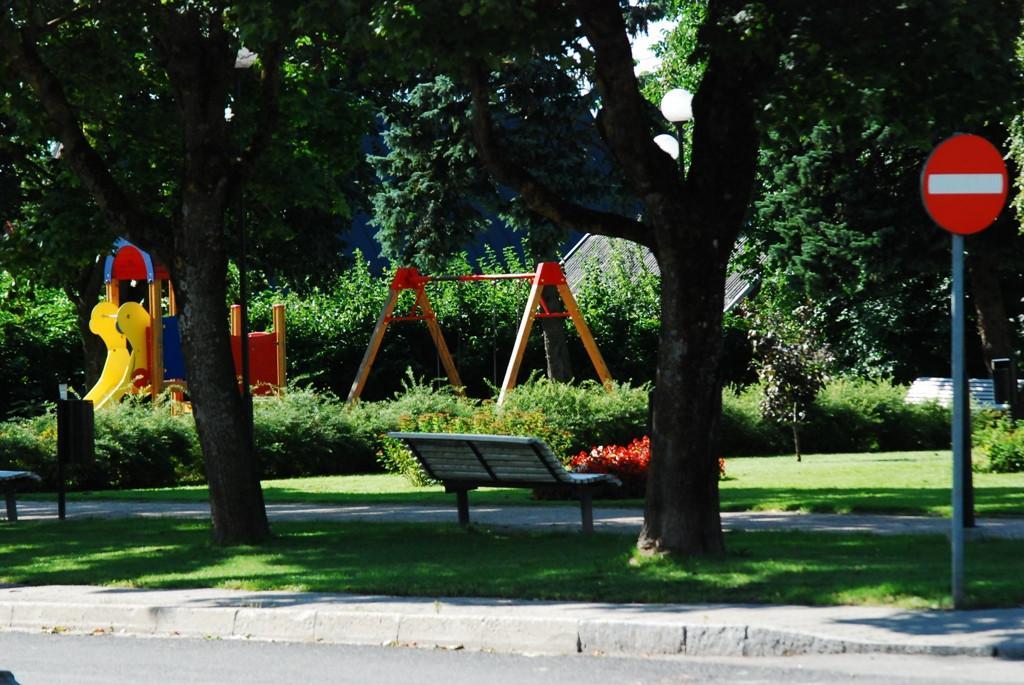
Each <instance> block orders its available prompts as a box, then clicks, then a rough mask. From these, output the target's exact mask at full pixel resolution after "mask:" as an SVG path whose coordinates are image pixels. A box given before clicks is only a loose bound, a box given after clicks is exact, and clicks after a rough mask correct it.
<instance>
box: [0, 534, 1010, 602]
mask: <svg viewBox="0 0 1024 685" xmlns="http://www.w3.org/2000/svg"><path fill="white" fill-rule="evenodd" d="M274 532H275V535H274V537H273V538H272V539H271V540H270V541H269V542H268V543H266V544H264V545H260V546H258V547H246V546H241V547H231V548H223V547H218V546H216V545H215V544H213V542H212V535H211V531H210V527H209V524H208V523H206V522H201V521H186V520H174V519H152V520H139V519H134V520H98V519H95V520H77V521H75V520H72V521H65V522H36V521H20V522H17V523H13V524H8V523H0V582H2V583H19V584H90V585H105V586H118V587H135V588H175V587H216V588H235V589H246V590H293V591H321V592H349V593H371V594H387V595H415V596H427V597H446V596H469V597H504V598H533V599H545V600H578V601H610V602H658V603H661V602H680V603H700V602H728V603H735V602H744V603H746V602H751V603H768V604H807V605H831V604H874V605H879V604H886V605H896V606H903V607H908V608H910V607H913V608H922V607H936V608H941V607H948V606H949V585H950V583H949V545H948V543H947V541H946V540H945V538H944V537H942V536H872V535H838V534H812V533H793V532H786V533H750V532H732V533H727V534H726V544H727V547H728V553H727V554H726V555H725V556H724V557H722V558H712V559H698V560H679V559H675V558H672V557H659V558H642V559H640V558H637V557H636V556H635V543H636V538H635V536H622V535H605V534H602V535H590V536H583V535H579V534H556V533H530V532H520V531H516V532H509V531H499V530H487V529H481V528H471V529H469V530H464V529H461V528H459V527H458V526H455V525H423V524H391V523H377V524H373V525H367V524H365V523H326V522H322V523H316V522H313V523H298V522H293V523H276V524H275V525H274ZM1020 544H1021V543H1020V541H1013V540H1010V541H1006V540H985V541H975V542H971V543H969V544H968V546H967V555H966V558H967V577H968V579H969V580H968V602H969V604H971V605H972V606H977V607H995V606H1004V607H1009V606H1024V584H1022V583H1021V582H1020V576H1021V574H1022V572H1024V557H1022V556H1021V554H1020Z"/></svg>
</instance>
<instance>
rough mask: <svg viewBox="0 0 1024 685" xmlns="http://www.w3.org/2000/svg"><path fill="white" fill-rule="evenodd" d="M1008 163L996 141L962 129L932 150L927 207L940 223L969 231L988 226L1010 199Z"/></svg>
mask: <svg viewBox="0 0 1024 685" xmlns="http://www.w3.org/2000/svg"><path fill="white" fill-rule="evenodd" d="M1006 192H1007V176H1006V164H1005V162H1003V156H1002V155H1001V154H999V150H997V149H996V147H995V146H994V145H992V143H990V142H988V141H987V140H985V139H984V138H982V137H980V136H975V135H970V134H966V133H961V134H958V135H955V136H953V137H952V138H947V139H946V140H945V141H943V142H942V143H941V144H939V146H938V147H936V148H935V150H933V151H932V154H931V156H930V157H928V161H927V162H925V165H924V171H923V172H922V173H921V199H922V200H923V201H924V208H925V209H926V210H927V211H928V214H929V215H930V216H931V217H932V220H934V221H935V223H937V224H938V225H939V226H941V227H942V228H944V229H946V230H947V231H950V232H952V233H959V234H961V235H968V234H971V233H977V232H978V231H983V230H984V229H986V228H988V227H989V225H990V224H991V223H992V222H993V221H995V220H996V217H998V216H999V212H1001V211H1002V210H1003V205H1004V204H1005V202H1006Z"/></svg>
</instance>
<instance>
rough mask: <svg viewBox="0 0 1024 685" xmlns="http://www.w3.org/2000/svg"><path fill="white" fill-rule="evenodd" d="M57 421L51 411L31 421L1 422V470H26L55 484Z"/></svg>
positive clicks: (46, 482)
mask: <svg viewBox="0 0 1024 685" xmlns="http://www.w3.org/2000/svg"><path fill="white" fill-rule="evenodd" d="M56 454H57V419H56V417H55V416H54V414H53V413H52V411H51V412H49V413H47V414H43V415H42V416H37V417H34V418H30V419H14V420H11V421H6V422H4V423H0V468H3V469H11V470H16V471H20V470H27V471H33V472H35V473H38V474H39V475H40V476H41V477H42V478H43V483H44V487H45V486H47V485H48V486H49V487H51V488H52V487H53V484H54V483H56V482H57V459H56Z"/></svg>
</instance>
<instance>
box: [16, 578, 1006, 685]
mask: <svg viewBox="0 0 1024 685" xmlns="http://www.w3.org/2000/svg"><path fill="white" fill-rule="evenodd" d="M0 630H15V631H51V632H74V633H91V634H101V633H114V634H130V635H139V636H154V637H171V636H183V637H200V638H202V637H213V638H237V639H253V640H277V641H295V642H324V643H340V644H371V645H405V646H417V647H440V648H450V649H459V648H466V649H485V650H496V651H502V652H526V653H559V654H565V653H576V652H582V653H586V654H590V653H605V654H631V655H646V654H685V655H699V656H785V655H797V654H838V653H869V652H873V653H889V654H932V655H963V656H989V657H991V656H999V657H1007V658H1024V609H1000V610H986V611H950V612H931V611H907V610H903V609H893V608H885V607H794V606H743V605H736V606H730V605H703V606H693V605H641V604H625V605H623V604H597V603H579V602H538V601H511V600H487V599H452V598H443V599H433V598H398V597H376V596H356V595H340V594H322V593H290V592H237V591H230V590H132V589H118V588H99V587H82V586H42V587H6V588H0ZM1022 675H1024V664H1022Z"/></svg>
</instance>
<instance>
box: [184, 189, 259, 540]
mask: <svg viewBox="0 0 1024 685" xmlns="http://www.w3.org/2000/svg"><path fill="white" fill-rule="evenodd" d="M216 205H217V202H215V201H213V200H209V199H207V198H205V197H202V196H199V195H192V196H191V197H189V196H188V194H186V197H185V198H184V199H183V201H182V207H183V211H182V226H181V230H180V232H179V233H180V236H181V239H180V240H176V245H175V248H176V249H175V253H176V258H175V262H174V276H175V278H176V281H175V288H176V295H177V298H178V304H179V308H180V325H181V347H182V354H183V356H184V359H185V368H186V370H187V372H188V377H189V378H190V379H200V378H201V379H203V382H201V383H198V382H197V383H190V385H189V393H190V396H191V398H192V406H193V412H194V414H195V420H196V431H197V433H198V435H199V442H200V445H201V446H202V450H203V457H204V463H205V468H206V479H207V482H208V484H209V487H210V511H211V513H212V518H213V534H214V538H215V539H216V541H217V542H218V543H219V544H223V545H231V544H252V543H257V542H260V541H262V540H264V539H266V538H267V537H268V536H269V534H270V528H269V526H268V524H267V513H266V508H265V506H264V502H263V491H262V490H261V489H260V483H259V476H258V469H257V465H256V463H255V461H254V459H255V456H254V455H253V454H252V451H251V444H250V443H249V441H248V439H246V437H245V436H246V435H247V430H246V422H245V418H244V416H245V415H244V413H243V407H242V398H241V395H240V393H239V391H238V381H237V378H236V377H235V373H234V362H232V359H231V346H230V337H229V331H228V324H227V311H226V309H225V302H226V300H227V290H226V280H225V277H224V275H225V273H227V257H226V255H225V252H224V240H223V236H222V235H221V234H222V231H223V227H222V222H223V209H222V208H220V207H218V206H216Z"/></svg>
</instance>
